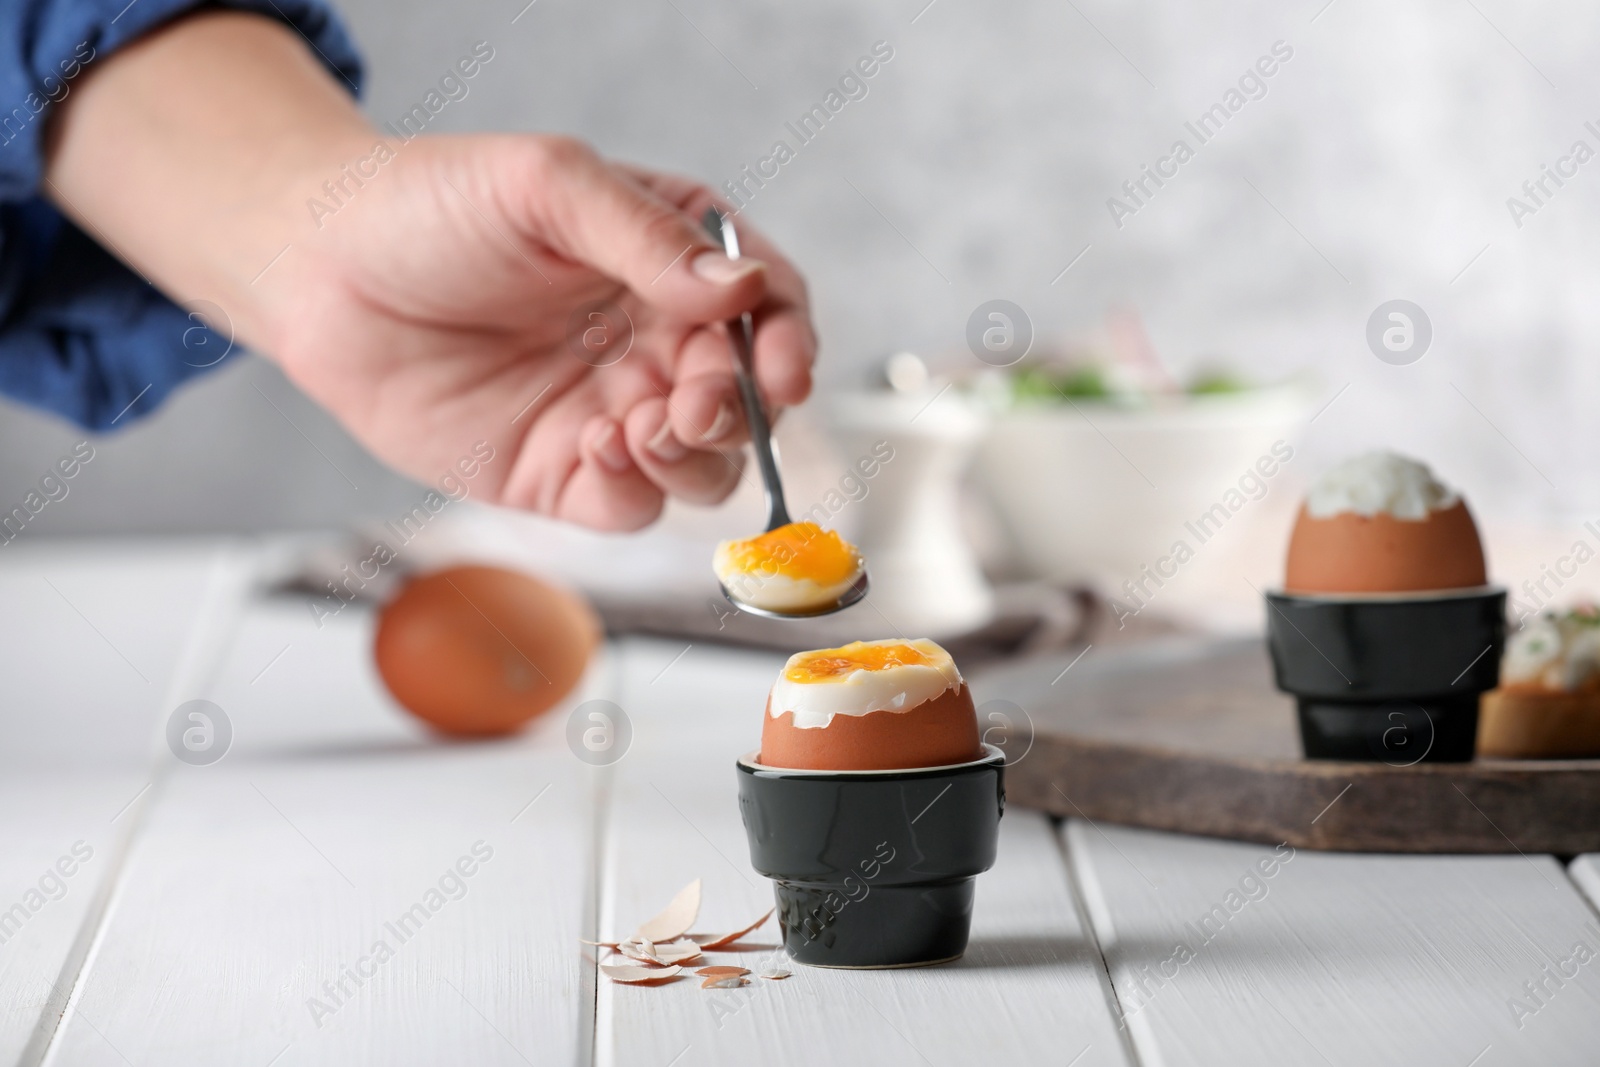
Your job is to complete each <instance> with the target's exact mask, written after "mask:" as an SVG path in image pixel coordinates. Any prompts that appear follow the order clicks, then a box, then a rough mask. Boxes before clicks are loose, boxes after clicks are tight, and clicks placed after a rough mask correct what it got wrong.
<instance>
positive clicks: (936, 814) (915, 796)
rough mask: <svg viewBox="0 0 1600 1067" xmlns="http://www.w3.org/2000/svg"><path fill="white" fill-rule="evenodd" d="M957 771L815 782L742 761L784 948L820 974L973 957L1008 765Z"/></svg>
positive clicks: (759, 863)
mask: <svg viewBox="0 0 1600 1067" xmlns="http://www.w3.org/2000/svg"><path fill="white" fill-rule="evenodd" d="M983 748H984V755H983V758H981V759H978V760H974V761H972V762H971V763H961V764H956V765H954V766H950V767H926V768H916V769H911V770H898V771H806V770H786V769H783V768H779V767H766V766H763V765H761V764H758V763H754V762H752V759H751V758H746V759H742V760H740V761H739V808H740V812H741V814H742V815H743V816H744V826H745V832H746V834H747V835H748V836H749V838H750V862H751V864H752V865H753V866H754V867H755V869H756V870H758V871H760V872H761V873H762V874H764V875H766V876H767V877H768V878H771V879H772V880H773V883H774V886H775V889H776V892H777V903H778V922H779V925H780V927H781V929H782V932H783V943H784V948H785V949H786V950H787V951H788V953H789V955H790V956H791V957H793V958H794V959H795V960H797V961H798V962H800V963H805V964H809V965H811V966H814V967H853V968H883V967H923V966H927V965H929V964H934V963H945V962H948V961H950V960H954V959H957V958H959V957H960V956H961V954H962V953H963V952H965V951H966V949H967V936H968V933H969V932H970V930H971V926H972V905H973V895H974V889H975V888H976V886H975V881H976V879H977V876H978V875H979V874H980V873H982V872H983V871H986V870H988V869H989V868H990V867H992V866H993V865H994V858H995V849H996V846H997V844H998V841H999V835H1000V816H1001V814H1002V813H1003V812H1004V810H1005V800H1006V795H1005V781H1004V777H1003V769H1004V766H1005V755H1004V754H1003V753H1002V752H1001V751H1000V750H999V749H997V748H995V747H994V746H993V745H984V746H983Z"/></svg>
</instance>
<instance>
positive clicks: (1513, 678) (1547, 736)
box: [1478, 604, 1600, 759]
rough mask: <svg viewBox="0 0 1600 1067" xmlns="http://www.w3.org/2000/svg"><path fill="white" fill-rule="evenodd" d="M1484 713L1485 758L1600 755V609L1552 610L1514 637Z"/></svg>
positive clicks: (1481, 746)
mask: <svg viewBox="0 0 1600 1067" xmlns="http://www.w3.org/2000/svg"><path fill="white" fill-rule="evenodd" d="M1480 716H1481V718H1480V720H1479V722H1478V751H1479V752H1480V753H1482V754H1483V755H1485V756H1498V757H1501V758H1505V759H1584V758H1592V757H1595V756H1600V608H1597V607H1596V606H1595V605H1593V604H1586V605H1583V606H1580V607H1576V608H1573V609H1570V610H1567V611H1563V612H1546V613H1544V614H1543V615H1541V616H1539V617H1538V618H1537V619H1534V620H1533V621H1531V622H1529V623H1527V624H1526V625H1525V626H1523V627H1522V629H1520V630H1518V631H1517V632H1516V633H1515V634H1513V635H1512V636H1511V637H1510V639H1509V640H1507V642H1506V655H1505V662H1504V663H1503V664H1502V665H1501V668H1500V688H1498V689H1495V690H1493V691H1492V692H1488V693H1485V694H1484V695H1483V705H1482V708H1481V711H1480Z"/></svg>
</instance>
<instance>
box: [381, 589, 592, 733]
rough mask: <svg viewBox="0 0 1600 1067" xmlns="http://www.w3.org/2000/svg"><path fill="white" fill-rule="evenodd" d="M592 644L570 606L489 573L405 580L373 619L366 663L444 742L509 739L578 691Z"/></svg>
mask: <svg viewBox="0 0 1600 1067" xmlns="http://www.w3.org/2000/svg"><path fill="white" fill-rule="evenodd" d="M599 640H600V624H599V621H598V619H597V618H596V616H595V614H594V611H593V610H592V609H591V608H590V607H589V605H588V604H586V603H585V602H584V601H583V600H582V599H580V598H579V597H578V596H576V595H574V594H572V593H569V592H567V591H565V590H562V589H558V588H556V587H555V586H552V585H549V584H547V583H545V582H543V581H540V580H539V579H537V578H534V577H533V576H531V575H527V574H520V573H518V572H516V571H508V570H502V569H500V568H497V567H477V566H472V567H451V568H448V569H446V570H442V571H436V572H434V573H432V574H425V575H421V576H419V577H416V578H413V579H412V580H411V581H409V582H407V583H406V585H405V586H404V588H402V589H401V590H400V593H399V594H398V595H397V596H396V597H395V598H394V599H393V600H391V601H390V602H389V603H388V604H386V605H385V606H384V607H383V609H382V610H381V611H380V612H379V614H378V627H377V633H376V635H375V637H374V639H373V658H374V659H375V660H376V662H377V666H378V674H379V676H380V677H381V678H382V679H383V684H384V685H385V686H387V687H388V689H389V692H390V693H391V694H392V695H393V696H394V698H395V700H396V701H397V702H398V703H399V704H400V706H401V707H403V708H405V709H406V710H407V711H409V712H411V713H412V714H413V715H415V716H417V717H418V718H420V719H422V720H424V721H425V722H427V723H428V724H429V725H430V726H432V727H434V728H435V729H436V730H439V731H440V732H442V733H446V734H453V735H458V736H468V737H471V736H477V737H490V736H497V735H502V734H508V733H512V732H514V731H516V730H518V729H520V728H521V727H522V726H523V725H524V724H526V723H527V722H528V720H530V719H532V718H533V717H534V716H536V715H539V714H540V713H542V712H545V711H548V710H549V709H550V708H552V707H554V706H555V705H556V704H558V703H560V702H561V700H562V699H563V698H565V697H566V696H567V694H568V693H570V692H572V690H573V689H574V688H575V687H576V686H577V684H578V682H579V681H580V680H581V679H582V677H583V674H584V671H585V669H586V668H587V667H588V664H589V658H590V656H592V655H593V653H594V650H595V646H596V645H597V644H598V643H599Z"/></svg>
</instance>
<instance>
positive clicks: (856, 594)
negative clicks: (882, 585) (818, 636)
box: [717, 571, 868, 619]
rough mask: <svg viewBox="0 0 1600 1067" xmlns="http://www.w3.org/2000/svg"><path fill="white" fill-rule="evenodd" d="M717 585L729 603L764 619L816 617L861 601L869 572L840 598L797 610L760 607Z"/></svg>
mask: <svg viewBox="0 0 1600 1067" xmlns="http://www.w3.org/2000/svg"><path fill="white" fill-rule="evenodd" d="M717 585H718V586H719V587H720V588H721V589H722V595H723V596H725V597H727V598H728V603H730V604H732V605H733V606H734V607H736V608H738V609H739V610H740V611H743V612H746V613H747V614H750V615H759V616H761V617H762V618H763V619H815V618H817V617H819V616H822V615H832V614H833V613H834V612H836V611H843V610H844V609H845V608H848V607H849V606H850V605H852V604H854V603H856V602H857V601H859V600H860V599H861V598H862V597H864V596H866V595H867V586H868V582H867V572H866V571H862V572H861V577H859V578H857V579H856V580H855V584H853V585H851V586H850V588H849V589H846V590H845V591H844V592H843V593H840V594H839V599H838V600H835V601H832V602H830V603H827V604H823V605H822V606H820V607H815V608H806V609H804V610H796V611H773V610H772V609H771V608H758V607H756V606H755V605H754V604H751V603H750V602H749V601H747V600H740V599H739V598H738V597H736V596H734V595H733V593H732V591H730V590H729V589H728V587H727V586H726V585H723V584H722V583H721V582H718V583H717Z"/></svg>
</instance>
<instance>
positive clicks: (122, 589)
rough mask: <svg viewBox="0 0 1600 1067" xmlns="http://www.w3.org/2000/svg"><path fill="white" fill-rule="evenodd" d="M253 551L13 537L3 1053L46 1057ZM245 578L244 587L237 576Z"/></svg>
mask: <svg viewBox="0 0 1600 1067" xmlns="http://www.w3.org/2000/svg"><path fill="white" fill-rule="evenodd" d="M247 567H248V560H247V559H246V558H245V557H243V556H241V555H240V554H239V553H238V552H236V551H234V550H231V549H229V548H228V547H227V546H226V545H225V544H223V543H220V542H206V543H199V544H189V545H175V544H171V543H139V542H133V543H117V544H108V543H99V542H87V543H85V542H78V543H73V544H70V545H62V544H57V543H51V542H39V543H24V542H21V541H18V542H15V543H13V544H10V545H6V546H5V552H4V554H3V555H0V603H4V604H5V605H6V608H7V613H8V618H9V620H10V622H11V625H9V626H8V627H7V631H6V641H5V643H4V645H3V646H0V677H3V678H4V679H5V680H6V711H7V715H6V744H5V746H4V747H3V748H0V1061H3V1062H7V1063H12V1062H17V1061H18V1060H23V1061H32V1060H35V1059H37V1056H38V1055H39V1054H42V1052H43V1049H44V1046H45V1045H46V1044H47V1043H48V1041H49V1038H50V1035H51V1034H52V1033H53V1032H54V1029H55V1025H56V1022H57V1021H58V1019H59V1017H60V1011H61V1009H62V1008H63V1007H64V1005H65V1002H66V997H67V995H68V993H69V992H70V990H71V986H72V981H73V980H74V978H75V977H76V975H77V973H78V969H79V966H80V965H81V963H82V961H83V957H84V954H85V953H86V952H87V950H88V943H89V938H90V936H91V935H92V933H93V928H94V926H95V924H96V923H97V921H98V917H99V915H100V912H101V910H102V909H103V907H104V903H105V899H106V895H107V892H108V890H109V887H110V885H111V883H112V881H113V880H114V877H115V873H116V871H117V868H118V864H119V861H120V856H121V854H122V851H123V846H124V844H125V842H126V839H127V836H128V835H129V834H130V833H131V832H132V830H133V828H134V826H135V825H136V824H137V822H138V814H139V810H140V805H141V803H142V799H143V797H144V796H145V795H146V794H147V792H148V788H149V786H150V783H151V782H152V780H153V779H152V774H151V770H150V760H151V757H152V746H153V745H154V744H155V743H156V737H157V735H158V734H159V732H160V731H159V724H160V722H161V720H162V717H163V716H164V714H165V712H166V711H167V709H168V707H169V706H170V705H171V704H173V702H174V700H175V699H177V694H179V693H181V692H182V691H183V690H184V688H185V686H187V685H189V684H191V683H192V682H193V681H194V679H195V677H196V675H197V672H203V670H204V666H205V661H206V659H207V648H208V641H209V634H208V632H207V630H206V627H205V626H204V625H202V616H204V617H205V618H206V619H210V620H211V621H213V622H215V617H214V616H215V612H209V613H207V612H206V608H207V605H211V606H212V607H216V606H218V605H219V598H225V597H226V596H227V595H230V593H232V592H236V590H237V587H238V585H239V584H240V580H241V578H242V575H243V573H244V570H245V569H247ZM230 583H231V585H230Z"/></svg>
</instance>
